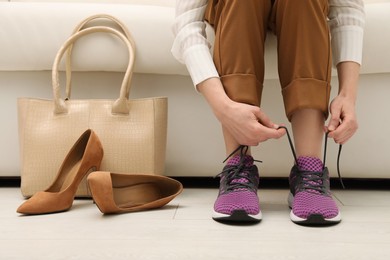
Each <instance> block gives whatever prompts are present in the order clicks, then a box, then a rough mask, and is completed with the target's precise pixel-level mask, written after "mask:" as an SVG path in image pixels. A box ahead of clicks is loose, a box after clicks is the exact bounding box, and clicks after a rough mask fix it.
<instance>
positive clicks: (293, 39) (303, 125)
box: [172, 0, 365, 225]
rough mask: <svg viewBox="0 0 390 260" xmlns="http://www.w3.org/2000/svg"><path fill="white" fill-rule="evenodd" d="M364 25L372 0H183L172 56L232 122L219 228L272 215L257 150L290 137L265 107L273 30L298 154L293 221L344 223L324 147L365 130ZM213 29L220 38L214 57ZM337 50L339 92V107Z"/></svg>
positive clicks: (226, 124) (227, 126) (226, 126)
mask: <svg viewBox="0 0 390 260" xmlns="http://www.w3.org/2000/svg"><path fill="white" fill-rule="evenodd" d="M364 17H365V15H364V3H363V1H362V0H329V1H328V0H294V1H289V0H275V1H273V0H209V1H207V0H178V1H177V6H176V20H175V24H174V27H173V30H174V34H175V41H174V44H173V47H172V53H173V55H174V56H175V57H176V58H177V59H178V60H179V61H180V62H182V63H184V64H186V66H187V69H188V71H189V73H190V75H191V78H192V80H193V83H194V85H195V87H196V89H197V90H198V91H199V92H200V93H201V94H202V95H203V96H204V97H205V99H206V100H207V102H208V104H209V105H210V107H211V108H212V110H213V112H214V114H215V116H216V117H217V119H218V120H219V121H220V123H221V124H222V129H223V136H224V140H225V145H226V154H227V155H228V157H229V158H228V160H227V163H226V166H225V167H224V169H223V171H222V173H221V174H220V177H221V182H220V191H219V195H218V198H217V200H216V202H215V204H214V214H213V218H214V219H215V220H218V221H224V220H226V221H254V222H258V221H260V220H261V217H262V214H261V210H260V206H259V199H258V196H257V186H258V182H259V174H258V169H257V167H256V166H255V165H254V164H253V161H254V160H253V158H252V156H251V155H250V149H248V146H257V145H258V144H259V143H261V142H264V141H266V140H268V139H271V138H272V139H277V138H280V137H282V136H283V135H284V134H285V128H283V127H279V125H278V124H275V123H274V122H272V120H271V119H270V118H268V116H267V115H266V114H265V113H264V112H263V111H262V110H261V109H260V108H259V106H260V102H261V94H262V87H263V81H264V41H265V38H266V34H267V31H268V30H272V32H273V33H274V34H275V35H276V36H277V39H278V48H277V49H278V70H279V78H280V84H281V87H282V95H283V100H284V107H285V112H286V116H287V118H288V120H289V121H290V122H291V125H292V130H293V134H294V143H295V147H296V155H297V161H296V164H295V165H294V166H293V168H292V170H291V172H290V178H289V180H290V190H291V194H290V198H289V201H290V206H291V207H292V210H291V214H290V216H291V219H292V221H294V222H296V223H301V224H316V225H318V224H328V223H338V222H340V221H341V217H340V212H339V210H338V208H337V205H336V203H335V201H334V200H333V199H332V196H331V195H330V191H329V174H328V172H327V169H326V167H325V166H324V165H323V163H322V161H321V159H320V158H321V150H322V148H321V147H322V140H323V135H324V130H325V131H326V132H329V135H328V137H331V138H333V139H334V140H335V142H336V143H339V144H344V143H346V142H347V141H348V140H349V139H350V138H351V137H352V135H353V134H354V133H355V132H356V130H357V127H358V125H357V119H356V114H355V102H356V95H357V85H358V78H359V70H360V64H361V58H362V42H363V26H364ZM206 22H208V23H209V24H210V25H211V26H213V27H214V30H215V43H214V52H213V55H212V54H211V52H210V44H209V42H208V40H207V38H206V34H205V26H206ZM332 52H333V64H334V65H335V66H336V67H337V71H338V79H339V92H338V95H337V96H336V97H335V98H334V99H333V101H332V102H331V104H330V107H329V99H330V97H329V95H330V78H331V66H332ZM328 110H329V112H330V120H329V123H328V124H327V125H326V126H325V120H326V119H327V118H328V116H329V112H328ZM237 147H239V149H237Z"/></svg>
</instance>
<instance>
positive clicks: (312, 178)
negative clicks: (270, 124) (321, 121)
mask: <svg viewBox="0 0 390 260" xmlns="http://www.w3.org/2000/svg"><path fill="white" fill-rule="evenodd" d="M280 128H283V129H285V130H286V133H287V138H288V142H289V144H290V148H291V151H292V154H293V156H294V161H295V165H296V166H297V167H298V159H297V155H296V152H295V148H294V145H293V142H292V139H291V136H290V133H289V132H288V129H287V127H285V126H280V127H279V128H278V129H280ZM328 134H329V132H326V134H325V141H324V159H323V168H322V170H324V169H325V162H326V153H327V146H328ZM342 147H343V146H342V145H341V144H340V145H339V151H338V154H337V174H338V176H339V181H340V184H341V186H342V187H343V189H345V186H344V182H343V179H342V178H341V173H340V156H341V149H342ZM302 174H303V175H305V176H303V177H304V178H305V180H309V181H312V182H315V183H320V182H322V177H321V176H319V174H315V173H313V172H304V171H302ZM310 189H313V190H317V191H319V192H323V187H315V186H313V187H312V186H310Z"/></svg>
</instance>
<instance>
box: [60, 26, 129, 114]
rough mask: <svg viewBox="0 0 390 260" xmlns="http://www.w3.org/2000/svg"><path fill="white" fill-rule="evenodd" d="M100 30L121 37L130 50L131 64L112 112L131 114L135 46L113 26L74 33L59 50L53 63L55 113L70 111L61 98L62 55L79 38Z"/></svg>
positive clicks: (91, 28)
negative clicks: (131, 86)
mask: <svg viewBox="0 0 390 260" xmlns="http://www.w3.org/2000/svg"><path fill="white" fill-rule="evenodd" d="M98 32H104V33H110V34H113V35H115V36H117V37H118V38H120V39H121V40H122V41H123V42H124V43H125V45H126V46H127V49H128V51H129V64H128V67H127V69H126V72H125V76H124V79H123V82H122V86H121V89H120V93H119V98H118V99H117V100H116V101H115V102H114V103H113V105H112V113H113V114H129V107H128V102H127V101H128V97H127V93H128V88H129V86H128V82H130V78H131V75H132V72H133V67H134V60H135V57H134V53H135V50H134V46H133V45H132V44H131V43H130V42H129V40H128V39H127V37H126V36H125V35H124V34H123V33H121V32H119V31H118V30H116V29H113V28H111V27H107V26H94V27H90V28H86V29H83V30H81V31H79V32H77V33H75V34H73V35H72V36H71V37H70V38H68V40H67V41H66V42H65V43H64V44H63V45H62V47H61V48H60V49H59V51H58V52H57V55H56V57H55V59H54V63H53V68H52V84H53V96H54V113H56V114H59V113H67V112H68V107H67V104H66V102H65V100H63V99H62V98H61V94H60V93H61V88H60V83H59V75H58V74H59V72H58V69H59V64H60V62H61V60H62V57H63V56H64V54H65V52H66V51H67V50H68V48H69V47H70V46H72V44H74V43H75V42H76V40H78V39H79V38H81V37H83V36H85V35H88V34H92V33H98Z"/></svg>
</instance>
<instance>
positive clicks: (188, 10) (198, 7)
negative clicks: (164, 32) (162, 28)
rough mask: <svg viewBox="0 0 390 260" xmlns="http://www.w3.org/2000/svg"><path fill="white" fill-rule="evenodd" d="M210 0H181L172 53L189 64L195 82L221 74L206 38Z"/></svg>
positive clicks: (182, 61)
mask: <svg viewBox="0 0 390 260" xmlns="http://www.w3.org/2000/svg"><path fill="white" fill-rule="evenodd" d="M206 6H207V0H177V1H176V17H175V22H174V24H173V33H174V36H175V39H174V42H173V46H172V50H171V51H172V54H173V56H174V57H175V58H176V59H177V60H178V61H179V62H181V63H184V64H185V65H186V66H187V69H188V72H189V73H190V76H191V78H192V81H193V83H194V85H195V86H196V85H197V84H198V83H200V82H202V81H204V80H206V79H208V78H212V77H219V75H218V72H217V70H216V68H215V65H214V62H213V58H212V55H211V51H210V47H211V45H210V43H209V41H208V40H207V38H206V23H205V22H204V13H205V9H206Z"/></svg>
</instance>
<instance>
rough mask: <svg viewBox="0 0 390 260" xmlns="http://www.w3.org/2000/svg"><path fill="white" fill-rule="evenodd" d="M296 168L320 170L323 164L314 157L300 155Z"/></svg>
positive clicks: (312, 170)
mask: <svg viewBox="0 0 390 260" xmlns="http://www.w3.org/2000/svg"><path fill="white" fill-rule="evenodd" d="M297 161H298V168H299V169H300V170H302V171H311V172H320V171H322V168H323V167H324V165H323V164H322V161H321V160H320V159H318V158H315V157H308V156H301V157H299V158H298V160H297Z"/></svg>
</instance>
